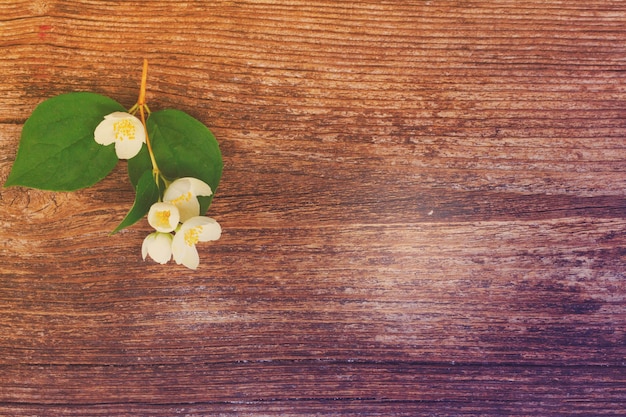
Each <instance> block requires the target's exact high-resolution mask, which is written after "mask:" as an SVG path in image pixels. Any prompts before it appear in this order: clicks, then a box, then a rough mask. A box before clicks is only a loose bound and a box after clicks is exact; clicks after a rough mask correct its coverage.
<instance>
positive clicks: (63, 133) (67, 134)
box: [4, 93, 124, 191]
mask: <svg viewBox="0 0 626 417" xmlns="http://www.w3.org/2000/svg"><path fill="white" fill-rule="evenodd" d="M115 111H124V107H122V105H121V104H119V103H118V102H116V101H115V100H112V99H110V98H108V97H105V96H102V95H99V94H94V93H69V94H62V95H59V96H56V97H52V98H50V99H48V100H46V101H44V102H42V103H41V104H40V105H39V106H37V108H35V110H34V111H33V113H32V115H31V116H30V117H29V118H28V120H26V123H24V128H23V129H22V136H21V139H20V145H19V148H18V151H17V157H16V159H15V162H14V164H13V168H12V169H11V173H10V174H9V177H8V179H7V180H6V182H5V184H4V185H5V187H8V186H12V185H22V186H26V187H32V188H39V189H42V190H51V191H74V190H78V189H81V188H85V187H89V186H91V185H93V184H95V183H97V182H98V181H100V180H101V179H103V178H104V177H106V176H107V174H108V173H109V172H111V170H112V169H113V168H114V167H115V165H116V164H117V161H118V158H117V155H116V154H115V149H114V145H110V146H102V145H99V144H98V143H96V142H95V140H94V137H93V134H94V130H95V129H96V126H98V124H99V123H100V122H101V121H102V120H103V119H104V116H105V115H107V114H110V113H113V112H115Z"/></svg>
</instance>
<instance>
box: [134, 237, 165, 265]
mask: <svg viewBox="0 0 626 417" xmlns="http://www.w3.org/2000/svg"><path fill="white" fill-rule="evenodd" d="M172 239H173V238H172V235H171V233H159V232H154V233H150V234H149V235H148V236H147V237H146V238H145V239H144V240H143V244H142V245H141V255H142V256H143V260H144V261H145V260H146V255H150V257H151V258H152V259H154V260H155V261H156V262H158V263H160V264H161V265H162V264H166V263H167V262H169V260H170V259H172Z"/></svg>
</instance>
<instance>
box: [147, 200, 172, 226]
mask: <svg viewBox="0 0 626 417" xmlns="http://www.w3.org/2000/svg"><path fill="white" fill-rule="evenodd" d="M179 221H180V214H179V213H178V208H176V206H175V205H174V204H172V203H167V202H159V203H154V204H153V205H152V206H151V207H150V211H149V212H148V223H150V226H152V227H154V228H155V229H156V231H157V232H162V233H169V232H171V231H173V230H174V229H176V227H177V226H178V222H179Z"/></svg>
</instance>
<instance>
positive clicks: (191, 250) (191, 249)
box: [172, 229, 200, 269]
mask: <svg viewBox="0 0 626 417" xmlns="http://www.w3.org/2000/svg"><path fill="white" fill-rule="evenodd" d="M172 254H173V255H174V260H175V261H176V263H177V264H179V265H180V264H183V265H185V266H186V267H187V268H189V269H197V268H198V265H200V257H199V256H198V250H197V249H196V246H195V245H194V244H189V242H186V241H185V233H184V232H182V229H181V231H178V232H176V235H175V236H174V239H173V240H172Z"/></svg>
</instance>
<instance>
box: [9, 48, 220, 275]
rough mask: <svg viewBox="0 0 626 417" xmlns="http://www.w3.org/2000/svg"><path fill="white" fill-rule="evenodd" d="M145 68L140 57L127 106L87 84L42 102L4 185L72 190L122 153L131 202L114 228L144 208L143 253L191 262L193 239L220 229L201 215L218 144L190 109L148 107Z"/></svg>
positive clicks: (96, 177) (216, 177) (216, 167)
mask: <svg viewBox="0 0 626 417" xmlns="http://www.w3.org/2000/svg"><path fill="white" fill-rule="evenodd" d="M147 75H148V61H147V60H144V63H143V70H142V75H141V84H140V90H139V96H138V100H137V102H136V103H135V104H134V105H133V106H132V107H131V108H130V109H128V110H126V109H124V108H123V106H122V105H120V104H119V103H117V102H116V101H114V100H112V99H110V98H108V97H105V96H102V95H99V94H94V93H87V92H77V93H68V94H62V95H59V96H56V97H52V98H50V99H48V100H45V101H44V102H42V103H41V104H40V105H39V106H37V108H36V109H35V110H34V111H33V113H32V115H31V116H30V117H29V118H28V120H27V121H26V123H25V124H24V128H23V129H22V136H21V139H20V146H19V148H18V151H17V157H16V160H15V163H14V164H13V167H12V169H11V173H10V174H9V177H8V179H7V181H6V183H5V186H14V185H21V186H27V187H33V188H39V189H43V190H51V191H74V190H78V189H81V188H85V187H89V186H91V185H93V184H95V183H97V182H98V181H100V180H102V179H103V178H104V177H106V175H108V173H109V172H110V171H111V170H112V169H113V168H114V167H115V165H116V164H117V161H118V160H120V159H123V160H127V161H128V173H129V178H130V181H131V183H132V184H133V187H134V188H135V193H136V195H135V202H134V204H133V207H132V208H131V209H130V211H129V212H128V214H127V215H126V217H125V218H124V219H123V220H122V222H121V223H120V224H119V225H118V226H117V228H116V229H115V230H114V231H113V233H115V232H118V231H120V230H122V229H124V228H126V227H129V226H131V225H133V224H134V223H136V222H137V221H138V220H140V219H141V218H143V217H144V216H147V217H148V223H149V224H150V225H151V226H152V227H153V228H154V230H155V231H154V232H152V233H150V234H149V235H148V236H147V237H146V238H145V239H144V242H143V244H142V256H143V258H144V259H146V257H147V256H149V257H150V258H152V259H153V260H155V261H156V262H159V263H166V262H168V261H169V260H171V259H172V258H173V259H174V260H175V261H176V263H178V264H182V265H184V266H186V267H188V268H191V269H196V268H197V267H198V265H199V256H198V252H197V249H196V247H195V245H196V244H197V243H198V242H206V241H213V240H217V239H219V238H220V235H221V227H220V225H219V223H218V222H217V221H216V220H215V219H212V218H210V217H205V216H204V214H205V213H206V211H207V210H208V208H209V206H210V204H211V202H212V199H213V195H214V192H215V190H216V189H217V186H218V184H219V181H220V178H221V174H222V166H223V164H222V157H221V152H220V150H219V145H218V143H217V141H216V140H215V137H214V136H213V134H212V133H211V131H210V130H209V129H208V128H207V127H206V126H204V125H203V124H202V123H201V122H200V121H198V120H196V119H195V118H193V117H191V116H190V115H188V114H186V113H184V112H182V111H179V110H174V109H166V110H161V111H157V112H151V111H150V109H149V108H148V105H147V103H146V84H147ZM137 114H138V115H139V117H137Z"/></svg>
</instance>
